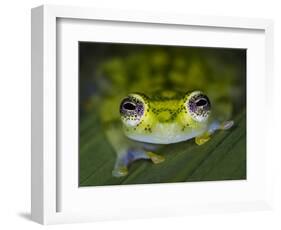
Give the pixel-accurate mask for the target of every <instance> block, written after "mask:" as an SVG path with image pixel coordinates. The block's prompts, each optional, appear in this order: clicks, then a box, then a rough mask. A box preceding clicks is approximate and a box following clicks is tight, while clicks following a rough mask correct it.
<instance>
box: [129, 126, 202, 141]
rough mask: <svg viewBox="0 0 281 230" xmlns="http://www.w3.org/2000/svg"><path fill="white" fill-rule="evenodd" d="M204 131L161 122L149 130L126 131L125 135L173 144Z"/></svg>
mask: <svg viewBox="0 0 281 230" xmlns="http://www.w3.org/2000/svg"><path fill="white" fill-rule="evenodd" d="M203 132H204V130H203V129H202V130H193V129H191V128H186V129H182V127H179V126H178V125H176V124H164V123H159V124H157V125H156V126H155V127H153V128H152V129H151V130H150V131H148V132H144V133H140V132H126V131H125V135H126V136H127V137H128V138H130V139H132V140H135V141H140V142H146V143H153V144H172V143H178V142H182V141H186V140H189V139H191V138H194V137H196V136H198V135H200V134H202V133H203Z"/></svg>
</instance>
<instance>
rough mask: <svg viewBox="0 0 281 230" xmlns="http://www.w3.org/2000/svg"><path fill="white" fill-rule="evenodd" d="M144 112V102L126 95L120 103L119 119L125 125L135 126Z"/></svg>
mask: <svg viewBox="0 0 281 230" xmlns="http://www.w3.org/2000/svg"><path fill="white" fill-rule="evenodd" d="M143 114H144V103H143V102H142V101H141V100H140V99H138V98H136V97H133V96H129V97H126V98H124V99H123V100H122V102H121V104H120V115H121V120H122V121H123V123H124V124H125V125H128V126H136V125H137V124H139V123H140V121H141V118H142V116H143Z"/></svg>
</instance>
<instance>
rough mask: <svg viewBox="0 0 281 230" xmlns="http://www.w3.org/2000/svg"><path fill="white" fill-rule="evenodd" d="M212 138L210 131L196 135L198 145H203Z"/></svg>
mask: <svg viewBox="0 0 281 230" xmlns="http://www.w3.org/2000/svg"><path fill="white" fill-rule="evenodd" d="M210 139H211V135H210V134H209V133H208V132H206V133H203V134H202V135H201V136H198V137H195V143H196V144H197V145H203V144H205V143H206V142H207V141H208V140H210Z"/></svg>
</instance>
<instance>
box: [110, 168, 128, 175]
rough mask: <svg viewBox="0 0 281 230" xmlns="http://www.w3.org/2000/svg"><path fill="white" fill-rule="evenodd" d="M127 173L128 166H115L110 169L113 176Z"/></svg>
mask: <svg viewBox="0 0 281 230" xmlns="http://www.w3.org/2000/svg"><path fill="white" fill-rule="evenodd" d="M127 174H128V168H127V167H126V166H120V167H115V168H114V170H113V171H112V175H113V176H114V177H123V176H126V175H127Z"/></svg>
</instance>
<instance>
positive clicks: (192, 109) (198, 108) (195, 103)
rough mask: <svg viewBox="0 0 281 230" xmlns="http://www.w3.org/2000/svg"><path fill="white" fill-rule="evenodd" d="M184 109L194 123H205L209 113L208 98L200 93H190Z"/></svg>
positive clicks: (209, 104)
mask: <svg viewBox="0 0 281 230" xmlns="http://www.w3.org/2000/svg"><path fill="white" fill-rule="evenodd" d="M186 107H187V110H188V112H189V114H190V115H191V117H192V118H193V119H194V120H196V121H199V122H201V121H205V120H207V119H208V117H209V115H210V112H211V103H210V100H209V98H208V97H207V96H206V95H205V94H203V93H202V92H200V91H195V92H192V93H191V94H190V95H189V96H188V99H187V102H186Z"/></svg>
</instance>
